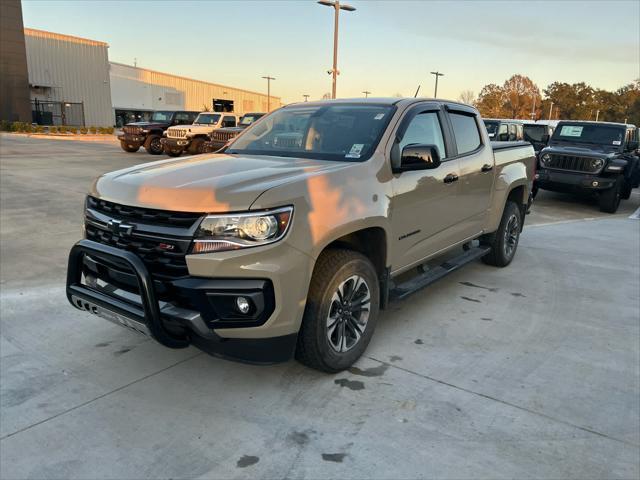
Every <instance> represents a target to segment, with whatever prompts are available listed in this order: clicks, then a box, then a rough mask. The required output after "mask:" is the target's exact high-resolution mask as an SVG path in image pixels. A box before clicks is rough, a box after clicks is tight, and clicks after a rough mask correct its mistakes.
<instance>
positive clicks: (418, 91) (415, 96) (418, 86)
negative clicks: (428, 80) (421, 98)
mask: <svg viewBox="0 0 640 480" xmlns="http://www.w3.org/2000/svg"><path fill="white" fill-rule="evenodd" d="M419 91H420V85H418V89H417V90H416V94H415V95H414V96H413V98H416V97H417V96H418V92H419Z"/></svg>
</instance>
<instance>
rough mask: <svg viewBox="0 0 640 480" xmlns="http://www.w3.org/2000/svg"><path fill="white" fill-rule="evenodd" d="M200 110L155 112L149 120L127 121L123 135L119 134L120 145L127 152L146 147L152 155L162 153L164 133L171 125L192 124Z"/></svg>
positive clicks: (123, 128)
mask: <svg viewBox="0 0 640 480" xmlns="http://www.w3.org/2000/svg"><path fill="white" fill-rule="evenodd" d="M197 115H198V112H186V111H180V112H173V111H158V112H153V115H152V116H151V120H149V121H148V122H133V123H127V124H126V125H125V126H124V127H122V135H118V140H120V147H122V149H123V150H124V151H125V152H129V153H133V152H137V151H138V150H140V147H144V149H145V150H146V151H147V153H149V154H151V155H160V154H161V153H162V143H161V141H160V140H161V139H162V134H163V133H164V131H165V130H166V129H167V128H169V127H170V126H171V125H191V124H192V123H193V121H194V120H195V118H196V116H197Z"/></svg>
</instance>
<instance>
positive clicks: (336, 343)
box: [296, 249, 380, 373]
mask: <svg viewBox="0 0 640 480" xmlns="http://www.w3.org/2000/svg"><path fill="white" fill-rule="evenodd" d="M379 304H380V288H379V283H378V276H377V274H376V270H375V268H374V267H373V265H372V264H371V261H369V259H368V258H367V257H365V256H364V255H362V254H360V253H357V252H354V251H351V250H338V249H336V250H328V251H326V252H324V253H322V254H321V255H320V257H319V258H318V261H317V262H316V268H315V270H314V272H313V277H312V278H311V285H310V287H309V295H308V297H307V306H306V308H305V311H304V316H303V319H302V326H301V327H300V333H299V334H298V346H297V348H296V358H297V359H298V361H300V362H301V363H303V364H305V365H307V366H309V367H311V368H315V369H316V370H321V371H323V372H329V373H336V372H340V371H342V370H345V369H347V368H349V367H350V366H351V365H353V363H354V362H355V361H356V360H357V359H358V358H360V356H361V355H362V353H363V352H364V351H365V349H366V348H367V345H368V344H369V341H370V340H371V337H372V336H373V331H374V329H375V326H376V321H377V318H378V311H379Z"/></svg>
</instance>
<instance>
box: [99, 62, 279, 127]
mask: <svg viewBox="0 0 640 480" xmlns="http://www.w3.org/2000/svg"><path fill="white" fill-rule="evenodd" d="M110 77H111V79H110V83H111V98H112V100H113V107H114V109H115V110H116V112H118V111H143V112H144V111H154V110H198V111H201V110H203V109H204V108H205V107H206V108H208V109H213V108H214V104H216V105H217V104H219V105H224V106H225V108H226V109H228V110H232V111H234V112H235V113H237V114H240V115H242V114H243V113H246V112H266V111H267V103H269V107H270V109H271V110H274V109H276V108H279V107H280V106H281V101H280V98H279V97H271V99H270V101H269V102H268V99H267V95H265V94H263V93H257V92H251V91H249V90H243V89H240V88H234V87H230V86H226V85H219V84H216V83H210V82H203V81H200V80H194V79H191V78H185V77H180V76H177V75H171V74H169V73H163V72H156V71H154V70H149V69H146V68H139V67H134V66H131V65H125V64H122V63H116V62H111V63H110ZM116 115H118V113H116Z"/></svg>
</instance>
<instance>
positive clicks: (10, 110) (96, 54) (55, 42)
mask: <svg viewBox="0 0 640 480" xmlns="http://www.w3.org/2000/svg"><path fill="white" fill-rule="evenodd" d="M4 5H12V6H15V7H16V8H15V9H14V10H15V11H12V12H9V13H12V15H11V16H9V15H5V16H3V20H5V19H7V18H9V17H11V22H9V23H10V25H9V24H8V22H7V21H4V22H3V28H4V26H5V25H4V24H5V23H7V27H11V26H13V27H16V28H14V29H13V30H15V32H16V34H15V35H13V36H14V37H15V39H13V38H12V43H8V42H7V43H5V42H3V48H4V47H11V52H13V51H14V50H15V51H16V52H17V53H16V54H15V55H14V54H12V55H7V56H6V58H7V59H8V60H10V61H7V62H4V60H5V55H4V49H3V64H2V71H3V75H2V81H3V92H4V91H10V90H11V91H12V92H14V94H13V95H12V96H11V99H12V102H8V101H7V102H5V101H4V99H5V98H6V97H5V95H3V105H2V117H3V118H2V119H5V120H21V121H29V120H31V121H33V122H37V123H39V124H42V125H74V126H96V127H106V126H114V125H116V126H121V125H123V124H124V123H128V122H130V121H136V120H144V119H146V118H148V117H149V116H150V115H151V113H152V112H154V111H157V110H194V111H202V110H214V111H227V112H231V111H233V112H235V113H236V114H239V115H242V114H243V113H246V112H256V111H261V112H265V111H267V110H274V109H275V108H279V107H280V106H281V100H280V98H279V97H270V98H269V97H267V95H266V94H263V93H257V92H251V91H249V90H244V89H241V88H235V87H230V86H226V85H220V84H217V83H210V82H205V81H200V80H194V79H190V78H185V77H180V76H177V75H172V74H169V73H162V72H156V71H154V70H149V69H144V68H138V67H135V66H130V65H124V64H122V63H116V62H109V55H108V49H109V46H108V45H107V44H106V43H105V42H101V41H97V40H90V39H86V38H79V37H74V36H71V35H64V34H60V33H53V32H46V31H43V30H36V29H32V28H24V29H23V26H22V16H21V10H20V9H19V6H20V3H19V2H17V3H16V2H14V4H9V3H7V4H3V7H4ZM4 10H7V11H9V9H4ZM4 10H3V13H4ZM7 31H8V30H7ZM22 34H23V35H24V46H22V44H21V43H20V41H21V40H22V38H21V37H22ZM13 40H15V41H13ZM25 50H26V67H27V68H26V70H27V72H28V76H27V75H25V73H27V72H25V68H24V66H25V65H24V61H25V56H24V55H22V57H21V56H20V55H19V54H18V53H20V52H23V53H24V52H25ZM7 51H8V52H9V50H7ZM11 52H9V53H11ZM20 62H22V64H21V63H20ZM5 63H6V65H5ZM21 65H22V66H21ZM5 72H9V73H11V74H12V75H11V76H9V75H4V73H5ZM20 72H22V75H20ZM5 83H6V84H7V85H6V86H5ZM9 83H11V85H9ZM9 86H11V88H9ZM5 87H6V90H5ZM21 91H22V92H23V95H22V97H23V98H22V102H21V103H20V102H18V100H19V99H20V96H19V93H20V92H21ZM27 95H28V96H27ZM28 102H30V107H29V106H28ZM5 104H6V105H5ZM20 108H22V113H20V112H19V109H20ZM29 113H30V114H31V118H23V117H28V116H29Z"/></svg>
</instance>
